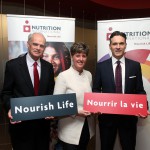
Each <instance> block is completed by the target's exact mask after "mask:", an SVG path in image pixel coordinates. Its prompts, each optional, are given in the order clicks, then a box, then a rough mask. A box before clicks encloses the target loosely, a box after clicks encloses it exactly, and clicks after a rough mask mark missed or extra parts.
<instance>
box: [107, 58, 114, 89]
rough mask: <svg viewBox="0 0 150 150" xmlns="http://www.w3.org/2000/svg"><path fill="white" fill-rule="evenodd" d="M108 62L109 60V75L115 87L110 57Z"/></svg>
mask: <svg viewBox="0 0 150 150" xmlns="http://www.w3.org/2000/svg"><path fill="white" fill-rule="evenodd" d="M108 62H109V63H108V70H110V72H109V76H110V77H111V81H112V85H113V87H114V88H115V87H116V86H115V78H114V71H113V64H112V59H111V58H110V59H109V61H108Z"/></svg>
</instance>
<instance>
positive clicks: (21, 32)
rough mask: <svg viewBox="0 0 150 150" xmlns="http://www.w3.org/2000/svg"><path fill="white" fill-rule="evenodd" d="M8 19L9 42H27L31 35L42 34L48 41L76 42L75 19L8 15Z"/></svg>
mask: <svg viewBox="0 0 150 150" xmlns="http://www.w3.org/2000/svg"><path fill="white" fill-rule="evenodd" d="M7 18H8V20H7V21H8V41H20V40H21V41H27V37H28V35H29V33H33V32H41V33H43V34H44V36H45V37H46V40H47V41H51V42H62V41H63V42H74V38H75V19H74V18H62V17H42V16H26V15H25V16H24V15H7Z"/></svg>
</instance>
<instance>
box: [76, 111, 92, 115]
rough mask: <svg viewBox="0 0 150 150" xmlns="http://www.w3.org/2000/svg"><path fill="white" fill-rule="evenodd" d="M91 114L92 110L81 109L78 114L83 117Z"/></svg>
mask: <svg viewBox="0 0 150 150" xmlns="http://www.w3.org/2000/svg"><path fill="white" fill-rule="evenodd" d="M90 115H91V112H89V111H86V110H79V112H78V116H81V117H86V116H90Z"/></svg>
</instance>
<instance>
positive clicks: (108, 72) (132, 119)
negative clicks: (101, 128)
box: [93, 58, 146, 127]
mask: <svg viewBox="0 0 150 150" xmlns="http://www.w3.org/2000/svg"><path fill="white" fill-rule="evenodd" d="M115 91H116V90H115V79H114V73H113V66H112V59H111V58H110V59H108V60H106V61H103V62H100V63H98V64H97V67H96V74H95V78H94V83H93V92H99V93H115ZM125 93H126V94H146V92H145V91H144V88H143V81H142V74H141V66H140V63H138V62H135V61H133V60H129V59H127V58H125ZM137 119H138V118H137V117H136V116H129V115H114V114H102V115H99V123H100V125H106V126H109V125H112V124H113V125H115V126H117V125H118V124H120V125H121V126H131V125H133V126H134V127H135V124H136V123H137ZM116 123H117V125H116Z"/></svg>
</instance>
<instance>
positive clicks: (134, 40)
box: [96, 18, 150, 150]
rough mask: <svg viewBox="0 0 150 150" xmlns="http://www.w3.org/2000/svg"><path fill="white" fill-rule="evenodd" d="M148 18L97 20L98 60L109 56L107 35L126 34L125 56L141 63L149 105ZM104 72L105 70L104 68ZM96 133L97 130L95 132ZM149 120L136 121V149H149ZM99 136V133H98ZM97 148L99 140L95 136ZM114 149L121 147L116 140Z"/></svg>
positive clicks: (149, 40)
mask: <svg viewBox="0 0 150 150" xmlns="http://www.w3.org/2000/svg"><path fill="white" fill-rule="evenodd" d="M149 25H150V18H136V19H134V18H133V19H118V20H104V21H98V22H97V28H98V32H97V33H98V39H97V40H98V41H97V43H98V50H97V51H98V57H97V60H98V62H102V61H104V60H106V59H108V58H110V57H111V51H110V49H109V43H110V42H109V37H110V35H111V33H112V32H114V31H121V32H124V33H125V34H126V36H127V47H126V54H125V57H127V58H129V59H132V60H135V61H138V62H139V63H140V64H141V68H142V75H143V83H144V88H145V91H146V93H147V100H148V102H149V105H150V90H149V89H150V26H149ZM104 72H105V70H104ZM96 133H98V132H96ZM147 133H149V134H150V120H149V118H147V119H140V118H139V122H138V132H137V142H136V150H141V149H144V150H149V147H150V142H149V141H148V139H149V134H147ZM98 136H99V135H98ZM96 143H97V144H96V145H97V148H96V150H98V149H99V140H98V138H97V142H96ZM114 149H121V147H120V144H119V140H117V142H116V144H115V147H114Z"/></svg>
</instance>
